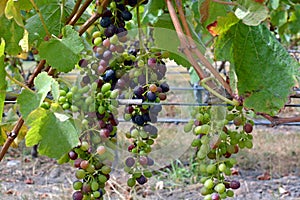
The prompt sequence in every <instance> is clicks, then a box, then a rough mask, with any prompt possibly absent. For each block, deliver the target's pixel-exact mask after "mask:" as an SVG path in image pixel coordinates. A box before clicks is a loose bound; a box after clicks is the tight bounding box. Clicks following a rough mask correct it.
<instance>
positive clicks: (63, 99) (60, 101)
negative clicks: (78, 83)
mask: <svg viewBox="0 0 300 200" xmlns="http://www.w3.org/2000/svg"><path fill="white" fill-rule="evenodd" d="M63 91H64V90H63ZM66 100H67V98H66V97H65V96H60V97H59V98H58V102H59V103H64V102H65V101H66Z"/></svg>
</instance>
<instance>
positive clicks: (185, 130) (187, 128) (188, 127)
mask: <svg viewBox="0 0 300 200" xmlns="http://www.w3.org/2000/svg"><path fill="white" fill-rule="evenodd" d="M192 128H193V124H192V123H187V124H186V125H185V126H184V127H183V130H184V132H185V133H188V132H190V131H191V130H192Z"/></svg>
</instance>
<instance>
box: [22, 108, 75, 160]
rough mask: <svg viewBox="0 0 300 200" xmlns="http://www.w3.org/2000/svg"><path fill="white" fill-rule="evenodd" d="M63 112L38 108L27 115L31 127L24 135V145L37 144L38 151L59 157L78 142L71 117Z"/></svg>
mask: <svg viewBox="0 0 300 200" xmlns="http://www.w3.org/2000/svg"><path fill="white" fill-rule="evenodd" d="M61 115H63V114H58V113H53V112H51V111H49V110H45V109H43V108H38V109H36V110H35V111H33V112H32V113H30V115H29V116H28V119H27V120H26V123H27V124H28V125H29V126H30V127H31V128H30V129H29V131H28V133H27V134H26V136H25V139H26V146H33V145H35V144H39V147H38V152H39V153H40V154H41V155H46V156H48V157H51V158H56V159H59V158H60V157H61V156H62V155H63V154H65V153H66V152H68V151H69V150H70V149H72V148H74V147H75V146H77V145H78V143H79V138H78V131H77V129H76V128H75V126H74V123H73V122H72V120H71V119H69V118H68V117H67V116H65V115H64V117H61Z"/></svg>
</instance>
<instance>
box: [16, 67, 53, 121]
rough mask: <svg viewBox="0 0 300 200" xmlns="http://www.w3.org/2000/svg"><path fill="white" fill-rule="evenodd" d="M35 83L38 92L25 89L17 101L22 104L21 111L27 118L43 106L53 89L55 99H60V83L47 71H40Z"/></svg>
mask: <svg viewBox="0 0 300 200" xmlns="http://www.w3.org/2000/svg"><path fill="white" fill-rule="evenodd" d="M34 85H35V88H36V92H31V91H28V90H23V91H22V92H21V94H20V95H19V97H18V98H17V102H18V104H20V112H21V114H22V116H23V117H24V118H26V117H27V116H28V115H29V114H30V113H31V112H32V111H33V110H35V109H37V108H38V107H40V106H41V104H42V103H43V101H44V99H45V97H46V96H47V94H48V92H50V91H51V89H52V93H53V94H54V95H53V97H54V99H55V100H56V101H57V99H58V91H59V86H58V83H57V82H56V81H55V80H54V79H53V78H52V77H51V76H49V75H48V74H47V73H46V72H42V73H40V74H39V75H38V76H37V77H36V78H35V79H34Z"/></svg>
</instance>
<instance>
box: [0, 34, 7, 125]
mask: <svg viewBox="0 0 300 200" xmlns="http://www.w3.org/2000/svg"><path fill="white" fill-rule="evenodd" d="M4 48H5V41H4V40H3V38H1V43H0V114H1V115H0V123H1V122H2V113H3V108H4V101H5V95H6V80H5V77H6V71H5V68H4V57H5V55H4Z"/></svg>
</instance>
